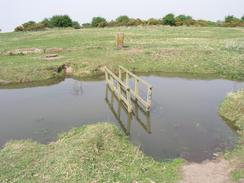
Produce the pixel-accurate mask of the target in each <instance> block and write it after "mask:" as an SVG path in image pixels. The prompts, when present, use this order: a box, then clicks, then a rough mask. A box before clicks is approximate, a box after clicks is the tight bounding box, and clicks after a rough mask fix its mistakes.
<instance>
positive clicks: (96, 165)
mask: <svg viewBox="0 0 244 183" xmlns="http://www.w3.org/2000/svg"><path fill="white" fill-rule="evenodd" d="M181 164H182V160H172V161H169V162H156V161H154V160H153V159H152V158H150V157H147V156H145V155H144V154H143V153H142V152H141V151H140V150H139V149H138V148H137V147H135V146H133V145H131V144H130V143H129V142H128V139H127V137H125V136H124V135H123V134H122V132H120V131H119V130H118V129H117V128H115V127H114V126H112V125H111V124H108V123H100V124H96V125H89V126H83V127H81V128H76V129H73V130H70V131H69V132H67V133H65V134H63V135H61V136H60V138H59V140H58V141H57V142H53V143H51V144H49V145H41V144H38V143H35V142H31V141H12V142H9V143H8V144H6V146H5V147H4V149H3V150H1V151H0V182H47V183H48V182H60V183H61V182H89V183H90V182H160V183H163V182H165V183H171V182H176V181H177V180H179V179H180V173H179V168H180V165H181Z"/></svg>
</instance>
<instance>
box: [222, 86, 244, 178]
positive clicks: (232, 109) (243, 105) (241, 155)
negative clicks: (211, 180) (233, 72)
mask: <svg viewBox="0 0 244 183" xmlns="http://www.w3.org/2000/svg"><path fill="white" fill-rule="evenodd" d="M219 113H220V115H221V116H223V117H224V118H225V119H227V120H229V121H230V122H232V123H234V125H236V126H237V127H238V132H239V134H240V136H239V144H238V146H237V147H236V148H235V149H234V151H232V152H229V153H228V154H227V155H228V156H229V157H230V158H231V159H234V161H236V162H235V164H236V165H235V170H234V171H233V173H232V176H233V178H234V180H236V181H238V180H240V179H244V90H240V91H237V92H232V93H229V94H228V96H227V97H226V98H225V100H224V102H223V103H222V104H221V105H220V108H219Z"/></svg>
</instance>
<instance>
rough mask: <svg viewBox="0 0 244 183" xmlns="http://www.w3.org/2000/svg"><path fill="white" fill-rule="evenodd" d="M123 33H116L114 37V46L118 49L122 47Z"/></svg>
mask: <svg viewBox="0 0 244 183" xmlns="http://www.w3.org/2000/svg"><path fill="white" fill-rule="evenodd" d="M124 37H125V36H124V33H123V32H118V33H117V35H116V46H117V48H118V49H121V48H123V47H124Z"/></svg>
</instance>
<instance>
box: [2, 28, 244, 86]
mask: <svg viewBox="0 0 244 183" xmlns="http://www.w3.org/2000/svg"><path fill="white" fill-rule="evenodd" d="M243 30H244V29H242V28H223V27H163V26H158V27H157V26H154V27H130V28H126V27H121V28H116V27H115V28H103V29H81V30H70V29H59V30H57V29H54V30H49V31H42V32H22V33H15V32H13V33H1V34H0V40H1V41H0V64H1V67H0V81H1V80H3V81H5V83H7V82H32V81H40V80H47V79H50V78H54V77H55V74H54V73H53V72H54V70H55V69H56V68H57V67H59V66H60V65H62V64H65V63H66V64H70V65H72V67H73V68H74V69H73V70H74V72H73V74H72V76H74V77H87V76H94V75H97V74H100V73H101V72H102V69H101V68H103V67H104V66H108V67H110V68H111V69H116V68H117V66H118V65H123V66H125V67H127V68H128V69H131V70H132V69H133V68H134V69H135V71H136V72H166V73H188V74H193V75H195V76H196V75H204V74H205V75H216V76H217V77H224V78H228V79H237V80H243V79H244V74H243V73H244V54H243V43H244V31H243ZM118 31H120V32H124V34H125V45H126V46H125V48H123V49H121V50H118V49H116V43H115V35H116V33H117V32H118ZM19 48H39V49H43V50H45V49H48V48H62V51H60V52H58V55H59V59H57V60H52V61H47V60H43V58H44V57H45V53H44V52H43V53H39V54H27V55H14V56H6V55H5V54H4V53H6V52H8V51H14V50H16V49H19Z"/></svg>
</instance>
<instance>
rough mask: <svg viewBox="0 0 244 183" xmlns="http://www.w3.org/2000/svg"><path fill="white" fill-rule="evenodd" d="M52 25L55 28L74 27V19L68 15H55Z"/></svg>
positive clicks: (51, 20)
mask: <svg viewBox="0 0 244 183" xmlns="http://www.w3.org/2000/svg"><path fill="white" fill-rule="evenodd" d="M50 23H51V26H53V27H72V19H71V18H70V17H69V16H68V15H55V16H53V17H52V18H51V19H50Z"/></svg>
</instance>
